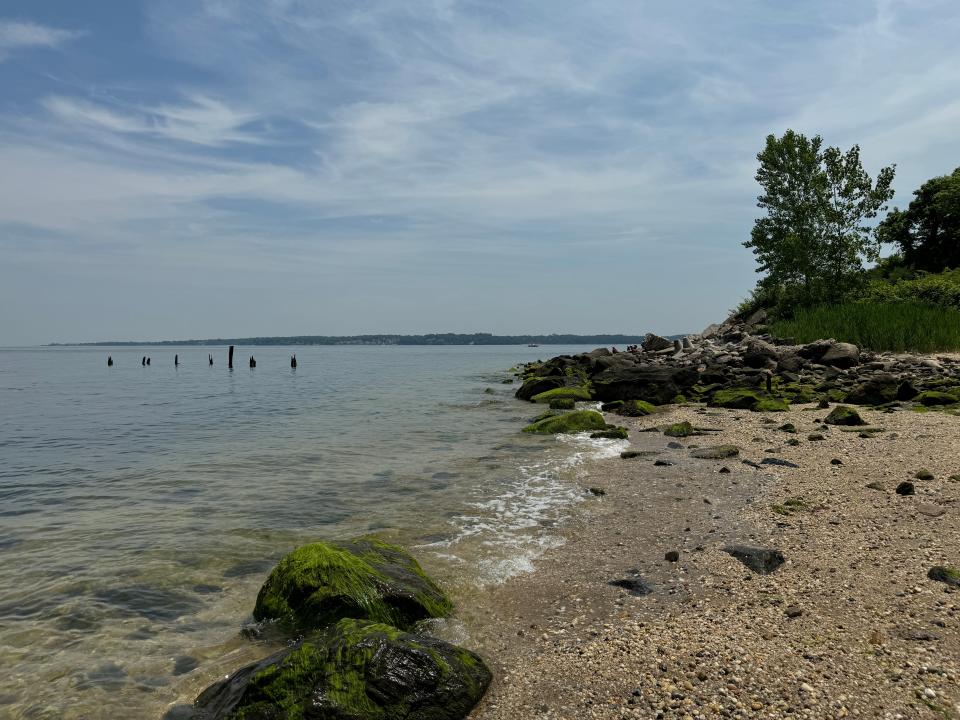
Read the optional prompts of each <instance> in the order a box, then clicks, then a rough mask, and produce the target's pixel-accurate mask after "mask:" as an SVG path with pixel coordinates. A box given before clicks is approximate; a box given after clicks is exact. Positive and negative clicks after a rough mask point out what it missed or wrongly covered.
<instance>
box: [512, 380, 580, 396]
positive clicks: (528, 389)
mask: <svg viewBox="0 0 960 720" xmlns="http://www.w3.org/2000/svg"><path fill="white" fill-rule="evenodd" d="M566 384H567V378H565V377H563V376H554V377H531V378H527V379H526V380H524V381H523V385H521V386H520V387H519V388H517V392H516V393H514V397H516V398H518V399H519V400H529V399H531V398H532V397H533V396H534V395H539V394H540V393H542V392H546V391H547V390H553V389H554V388H560V387H564V386H566Z"/></svg>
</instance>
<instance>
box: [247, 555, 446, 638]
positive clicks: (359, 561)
mask: <svg viewBox="0 0 960 720" xmlns="http://www.w3.org/2000/svg"><path fill="white" fill-rule="evenodd" d="M452 609H453V606H452V605H451V603H450V600H449V599H448V598H447V596H446V595H444V593H443V591H441V590H440V588H438V587H437V586H436V584H435V583H434V582H433V581H432V580H431V579H430V578H428V577H427V576H426V574H425V573H424V572H423V570H422V569H421V568H420V565H419V564H418V563H417V561H416V560H414V559H413V558H412V557H411V556H410V555H409V554H408V553H407V552H406V551H405V550H403V549H402V548H399V547H397V546H396V545H389V544H387V543H385V542H382V541H380V540H377V539H376V538H372V537H362V538H358V539H356V540H351V541H348V542H343V543H326V542H318V543H311V544H310V545H304V546H302V547H299V548H297V549H296V550H294V551H293V552H292V553H290V554H289V555H287V556H285V557H284V558H283V559H282V560H280V562H279V563H277V566H276V567H275V568H274V569H273V571H272V572H271V573H270V576H269V577H268V578H267V581H266V582H265V583H264V585H263V587H262V588H260V593H259V595H257V604H256V606H255V607H254V610H253V617H254V618H255V619H256V620H280V621H281V622H284V623H288V624H290V625H291V626H293V627H294V628H296V629H298V630H304V629H310V628H319V627H325V626H327V625H329V624H330V623H334V622H336V621H337V620H340V619H341V618H345V617H352V618H360V619H364V620H373V621H376V622H385V623H389V624H391V625H395V626H397V627H399V628H403V629H407V628H410V627H412V626H413V624H414V623H415V622H417V621H418V620H423V619H425V618H433V617H442V616H444V615H448V614H449V613H450V612H451V610H452Z"/></svg>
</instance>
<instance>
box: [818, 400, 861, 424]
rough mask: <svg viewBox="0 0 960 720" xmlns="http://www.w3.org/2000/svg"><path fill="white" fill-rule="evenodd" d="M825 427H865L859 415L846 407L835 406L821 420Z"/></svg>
mask: <svg viewBox="0 0 960 720" xmlns="http://www.w3.org/2000/svg"><path fill="white" fill-rule="evenodd" d="M823 421H824V422H825V423H826V424H827V425H866V424H867V423H866V421H865V420H864V419H863V418H862V417H860V413H858V412H857V411H856V410H854V409H853V408H852V407H848V406H847V405H837V406H836V407H835V408H834V409H833V410H831V411H830V414H829V415H827V417H825V418H824V420H823Z"/></svg>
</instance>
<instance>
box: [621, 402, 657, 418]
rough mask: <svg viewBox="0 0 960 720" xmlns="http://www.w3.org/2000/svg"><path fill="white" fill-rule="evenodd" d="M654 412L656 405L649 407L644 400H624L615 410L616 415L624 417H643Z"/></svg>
mask: <svg viewBox="0 0 960 720" xmlns="http://www.w3.org/2000/svg"><path fill="white" fill-rule="evenodd" d="M656 411H657V407H656V405H651V404H650V403H648V402H646V401H645V400H624V401H623V402H622V403H621V404H620V407H619V408H617V410H616V413H617V415H623V416H624V417H645V416H647V415H652V414H653V413H655V412H656Z"/></svg>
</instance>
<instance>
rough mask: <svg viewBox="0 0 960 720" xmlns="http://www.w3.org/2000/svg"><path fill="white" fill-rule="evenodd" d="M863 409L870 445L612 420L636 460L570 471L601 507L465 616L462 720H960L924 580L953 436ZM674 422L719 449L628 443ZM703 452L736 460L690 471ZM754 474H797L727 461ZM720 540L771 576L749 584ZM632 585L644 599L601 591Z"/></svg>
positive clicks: (944, 426) (958, 429)
mask: <svg viewBox="0 0 960 720" xmlns="http://www.w3.org/2000/svg"><path fill="white" fill-rule="evenodd" d="M860 411H861V414H862V415H863V417H864V419H865V420H866V421H867V422H868V423H869V427H874V428H883V431H882V432H875V433H867V435H868V436H867V437H861V433H860V432H859V429H855V431H853V432H851V431H849V430H850V429H842V428H840V427H835V426H831V427H829V428H824V426H822V425H821V420H822V419H823V418H824V417H825V416H826V414H827V412H829V411H827V410H822V409H818V408H817V406H816V405H794V406H792V408H791V410H790V411H788V412H779V413H770V414H764V413H751V412H746V411H738V410H718V409H713V408H704V407H702V406H671V407H670V409H669V410H668V411H667V412H663V413H657V414H655V415H652V416H648V417H643V418H636V419H631V418H622V417H616V416H612V415H611V416H609V417H608V420H609V422H611V423H616V424H621V425H626V426H627V427H629V430H630V444H631V448H633V449H637V450H641V451H643V450H646V451H649V452H651V453H653V454H652V455H649V456H646V457H637V458H633V459H620V458H614V459H610V460H603V461H596V462H594V463H592V464H590V465H587V466H585V467H583V468H582V471H581V474H580V477H579V481H580V482H581V483H582V485H583V487H584V491H585V492H589V488H595V489H596V491H598V492H601V491H602V493H603V494H602V495H600V494H598V495H596V496H595V497H592V499H591V500H590V501H589V502H587V503H584V504H583V507H584V510H583V511H582V512H581V513H579V514H578V516H577V518H576V519H575V520H574V521H572V522H571V523H569V524H568V525H567V526H566V527H565V528H564V529H563V534H564V536H565V539H566V544H565V545H563V546H562V547H560V548H557V549H554V550H550V551H548V552H547V554H546V555H545V556H544V557H543V558H542V559H541V560H540V561H539V562H538V564H537V569H536V571H535V572H534V573H532V574H528V575H523V576H519V577H516V578H514V579H512V580H510V581H508V582H507V583H506V584H504V585H503V586H500V587H498V588H495V589H493V590H491V591H489V592H488V593H486V594H484V595H483V596H481V597H480V598H477V599H474V600H475V601H474V602H473V605H472V609H471V610H470V611H469V612H470V613H471V614H470V615H468V616H466V617H465V618H464V619H465V620H466V622H467V625H468V627H470V631H471V635H472V637H473V643H472V644H473V645H476V646H478V647H479V649H480V651H481V652H482V653H483V654H484V655H485V656H486V657H487V658H489V659H490V661H491V663H492V665H493V666H494V668H495V673H494V674H495V680H494V684H493V685H492V686H491V689H490V691H489V692H488V693H487V696H486V698H485V699H484V701H483V702H482V703H481V705H480V706H478V708H477V709H476V710H475V711H474V713H473V714H472V715H471V716H470V717H471V718H473V719H474V720H501V719H503V720H508V719H510V720H512V719H514V718H537V717H542V718H570V719H574V718H611V719H613V718H685V719H689V718H712V717H734V718H781V717H804V718H844V717H864V718H924V717H929V718H954V717H960V593H958V592H957V591H956V590H955V589H953V588H951V587H949V586H948V585H947V584H945V583H943V582H937V581H935V580H932V579H930V578H928V576H927V573H928V571H929V570H930V568H931V567H933V566H940V565H946V566H953V567H956V566H957V565H958V564H960V522H958V515H957V513H958V511H960V504H958V501H960V476H957V475H956V474H957V473H960V418H956V417H954V416H950V415H947V414H944V413H940V412H926V413H918V412H912V411H909V410H900V411H897V412H891V413H885V412H881V411H875V410H871V409H869V408H862V409H860ZM683 420H688V421H690V422H691V423H692V424H693V425H694V426H696V427H702V428H709V429H713V430H716V432H709V433H707V434H704V435H699V436H693V437H687V438H680V439H675V438H671V437H666V436H664V435H663V434H662V433H660V432H656V431H655V432H644V430H649V429H650V428H654V427H656V426H663V425H665V424H668V423H673V422H678V421H683ZM785 423H792V424H793V425H794V426H795V428H796V432H795V433H791V432H787V431H784V430H780V429H778V428H779V427H780V426H782V425H783V424H785ZM817 434H819V435H822V436H823V439H812V440H811V439H808V436H810V435H814V437H815V438H816V435H817ZM791 441H794V444H791ZM669 443H673V446H672V447H668V444H669ZM721 443H730V444H734V445H736V446H738V447H739V448H740V454H739V456H738V457H733V458H729V459H725V460H700V459H694V458H691V457H690V448H691V447H694V446H700V447H704V446H713V445H718V444H721ZM773 458H775V459H777V460H783V461H787V462H788V463H792V464H794V465H796V466H797V467H791V466H789V465H760V467H754V466H751V465H748V464H745V462H744V461H745V460H746V461H752V462H754V463H761V462H762V461H763V460H764V459H768V462H769V461H770V460H769V459H773ZM657 461H660V463H661V464H659V465H655V463H656V462H657ZM921 470H926V471H928V472H929V475H926V474H923V477H928V478H929V477H930V475H932V478H931V479H918V478H916V477H915V476H916V475H917V473H918V472H919V471H921ZM951 476H953V477H951ZM902 482H912V483H913V484H914V486H915V494H913V495H907V496H902V495H900V494H897V492H895V489H896V488H897V486H898V485H899V484H900V483H902ZM733 543H740V544H743V545H749V546H755V547H763V548H772V549H777V550H779V551H781V552H782V553H783V556H784V558H785V562H784V564H783V565H782V566H781V567H780V568H779V569H778V570H777V571H776V572H774V573H773V574H768V575H761V574H756V573H754V572H752V571H751V570H749V569H748V568H747V567H746V566H745V565H743V564H741V562H740V561H738V560H737V559H735V558H734V557H732V556H731V555H729V554H727V553H726V552H724V551H723V548H724V547H725V546H726V545H728V544H733ZM671 552H676V553H678V557H679V560H678V562H671V561H669V560H667V559H666V555H667V553H671ZM638 578H639V579H642V581H643V582H645V583H646V584H647V585H648V586H649V588H650V589H652V592H650V593H649V594H645V595H643V594H636V595H635V594H631V593H630V592H629V591H628V590H626V589H624V588H622V587H617V586H612V585H610V584H609V582H610V581H612V580H618V579H638ZM464 606H465V603H461V607H464Z"/></svg>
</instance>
